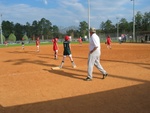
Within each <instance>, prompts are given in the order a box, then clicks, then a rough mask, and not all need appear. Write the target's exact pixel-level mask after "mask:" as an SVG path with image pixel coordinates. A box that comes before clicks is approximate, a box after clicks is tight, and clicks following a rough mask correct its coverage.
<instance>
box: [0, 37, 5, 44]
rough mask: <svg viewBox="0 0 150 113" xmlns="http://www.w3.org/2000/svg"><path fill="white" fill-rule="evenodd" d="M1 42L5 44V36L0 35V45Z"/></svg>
mask: <svg viewBox="0 0 150 113" xmlns="http://www.w3.org/2000/svg"><path fill="white" fill-rule="evenodd" d="M1 39H2V40H3V42H5V40H6V38H5V36H4V35H2V38H1V35H0V43H2V40H1Z"/></svg>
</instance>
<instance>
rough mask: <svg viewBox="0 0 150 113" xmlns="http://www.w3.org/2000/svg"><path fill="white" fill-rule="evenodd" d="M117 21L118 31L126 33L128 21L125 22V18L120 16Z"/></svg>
mask: <svg viewBox="0 0 150 113" xmlns="http://www.w3.org/2000/svg"><path fill="white" fill-rule="evenodd" d="M119 23H120V24H119V29H120V32H121V33H124V34H125V33H127V31H128V22H127V20H126V19H125V18H122V19H121V20H120V22H119Z"/></svg>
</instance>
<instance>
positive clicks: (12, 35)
mask: <svg viewBox="0 0 150 113" xmlns="http://www.w3.org/2000/svg"><path fill="white" fill-rule="evenodd" d="M8 40H9V41H12V42H16V36H15V35H14V34H13V33H11V34H10V35H9V37H8Z"/></svg>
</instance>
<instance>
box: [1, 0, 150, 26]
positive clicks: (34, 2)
mask: <svg viewBox="0 0 150 113" xmlns="http://www.w3.org/2000/svg"><path fill="white" fill-rule="evenodd" d="M89 1H90V25H91V26H92V27H95V28H99V26H100V23H101V22H102V21H103V22H105V21H106V20H107V19H110V20H111V21H112V22H113V23H114V24H115V23H116V22H117V19H116V18H117V17H118V18H119V19H121V18H126V19H127V21H132V18H133V1H131V0H89ZM137 11H140V12H141V13H142V14H144V13H145V12H150V0H135V13H136V12H137ZM0 14H2V20H5V21H6V20H8V21H11V22H14V23H20V24H26V22H29V23H30V24H32V22H33V21H34V20H37V21H39V20H40V19H41V18H46V19H48V20H50V22H51V23H52V25H57V26H59V27H69V26H79V22H82V21H86V22H88V0H0Z"/></svg>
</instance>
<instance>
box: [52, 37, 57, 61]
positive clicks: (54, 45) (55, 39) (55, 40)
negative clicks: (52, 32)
mask: <svg viewBox="0 0 150 113" xmlns="http://www.w3.org/2000/svg"><path fill="white" fill-rule="evenodd" d="M52 42H53V51H54V59H55V60H57V59H58V44H57V42H58V37H55V38H53V39H52Z"/></svg>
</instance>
